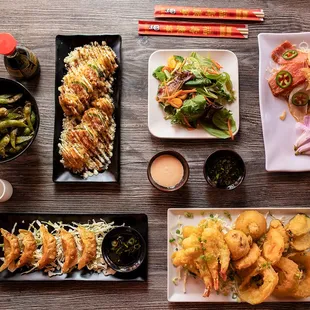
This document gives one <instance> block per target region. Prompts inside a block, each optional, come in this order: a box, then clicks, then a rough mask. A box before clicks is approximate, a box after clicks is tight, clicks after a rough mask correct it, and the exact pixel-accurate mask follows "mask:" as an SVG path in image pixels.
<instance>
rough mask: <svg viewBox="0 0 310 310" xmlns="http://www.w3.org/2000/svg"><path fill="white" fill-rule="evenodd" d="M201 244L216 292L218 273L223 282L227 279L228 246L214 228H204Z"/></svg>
mask: <svg viewBox="0 0 310 310" xmlns="http://www.w3.org/2000/svg"><path fill="white" fill-rule="evenodd" d="M201 242H202V245H203V247H204V249H205V250H204V256H205V259H206V262H207V266H208V268H209V271H210V273H211V275H212V279H213V286H214V289H215V290H218V289H219V273H220V275H221V277H222V279H223V280H224V281H226V278H227V274H226V272H227V269H228V266H229V262H230V252H229V249H228V246H227V244H226V242H225V240H224V236H223V234H222V233H221V232H220V231H219V230H218V229H215V228H205V229H204V231H203V233H202V235H201ZM219 263H220V268H219ZM219 269H220V272H219Z"/></svg>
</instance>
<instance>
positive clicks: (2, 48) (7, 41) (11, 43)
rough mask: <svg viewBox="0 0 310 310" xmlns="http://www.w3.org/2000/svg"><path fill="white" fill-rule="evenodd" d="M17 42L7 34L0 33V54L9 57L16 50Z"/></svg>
mask: <svg viewBox="0 0 310 310" xmlns="http://www.w3.org/2000/svg"><path fill="white" fill-rule="evenodd" d="M16 45H17V41H16V40H15V38H14V37H13V36H12V35H11V34H9V33H0V54H2V55H5V56H7V55H11V54H13V53H14V51H15V49H16Z"/></svg>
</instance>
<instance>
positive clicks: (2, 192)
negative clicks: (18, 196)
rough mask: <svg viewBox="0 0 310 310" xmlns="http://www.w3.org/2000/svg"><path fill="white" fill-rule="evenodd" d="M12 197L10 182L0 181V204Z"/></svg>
mask: <svg viewBox="0 0 310 310" xmlns="http://www.w3.org/2000/svg"><path fill="white" fill-rule="evenodd" d="M12 195H13V187H12V185H11V183H10V182H8V181H6V180H2V179H0V202H5V201H7V200H9V199H10V198H11V197H12Z"/></svg>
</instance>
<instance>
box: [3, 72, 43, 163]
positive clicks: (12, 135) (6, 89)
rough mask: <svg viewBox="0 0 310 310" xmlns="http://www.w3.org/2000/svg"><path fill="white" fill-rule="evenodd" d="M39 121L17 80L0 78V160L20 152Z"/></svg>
mask: <svg viewBox="0 0 310 310" xmlns="http://www.w3.org/2000/svg"><path fill="white" fill-rule="evenodd" d="M39 125H40V115H39V109H38V105H37V103H36V100H35V99H34V97H33V96H32V95H31V94H30V92H29V91H28V90H27V89H26V88H25V87H24V86H23V85H22V84H21V83H19V82H16V81H13V80H9V79H4V78H0V164H2V163H6V162H8V161H11V160H14V159H15V158H17V157H19V156H20V155H22V154H23V153H24V152H25V151H26V150H27V149H28V148H29V147H30V145H31V144H32V143H33V141H34V139H35V138H36V136H37V133H38V130H39Z"/></svg>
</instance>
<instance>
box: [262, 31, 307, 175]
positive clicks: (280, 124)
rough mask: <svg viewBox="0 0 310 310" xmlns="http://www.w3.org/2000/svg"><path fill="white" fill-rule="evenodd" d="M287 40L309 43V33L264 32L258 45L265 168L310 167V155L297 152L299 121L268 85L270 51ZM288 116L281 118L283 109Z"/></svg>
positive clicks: (279, 169) (300, 168)
mask: <svg viewBox="0 0 310 310" xmlns="http://www.w3.org/2000/svg"><path fill="white" fill-rule="evenodd" d="M285 40H288V41H290V42H291V43H292V44H296V45H297V46H298V45H299V44H300V43H301V42H302V41H305V42H307V43H308V44H309V45H310V33H309V32H305V33H261V34H259V35H258V45H259V104H260V113H261V118H262V126H263V135H264V144H265V156H266V170H267V171H290V172H293V171H310V157H309V156H295V154H294V143H295V141H296V139H297V137H298V133H297V132H296V129H295V124H296V121H295V119H294V118H293V116H292V115H291V114H290V112H289V109H288V106H287V103H286V102H285V100H284V99H281V98H276V97H274V96H273V94H272V92H271V90H270V88H269V85H268V81H267V78H268V73H267V72H266V69H267V68H269V67H270V64H271V63H272V59H271V52H272V51H273V49H274V48H276V47H277V46H278V45H280V44H281V43H283V42H284V41H285ZM284 110H285V111H286V119H285V120H284V121H281V120H280V119H279V117H280V115H281V114H282V112H283V111H284Z"/></svg>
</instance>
